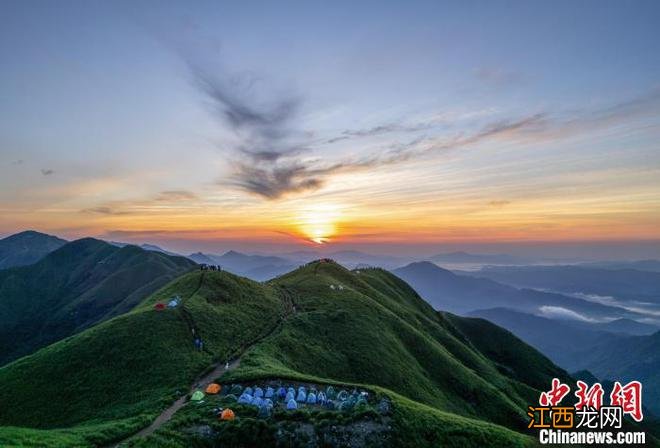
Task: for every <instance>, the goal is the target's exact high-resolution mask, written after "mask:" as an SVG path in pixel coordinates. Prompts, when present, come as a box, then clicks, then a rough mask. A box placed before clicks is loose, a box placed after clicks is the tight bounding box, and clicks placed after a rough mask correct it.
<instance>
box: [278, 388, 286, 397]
mask: <svg viewBox="0 0 660 448" xmlns="http://www.w3.org/2000/svg"><path fill="white" fill-rule="evenodd" d="M277 397H278V398H279V399H284V397H286V389H285V388H283V387H280V388H279V389H277Z"/></svg>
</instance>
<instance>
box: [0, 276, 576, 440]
mask: <svg viewBox="0 0 660 448" xmlns="http://www.w3.org/2000/svg"><path fill="white" fill-rule="evenodd" d="M330 285H334V286H335V288H334V289H332V288H331V287H330ZM340 285H341V287H342V288H343V289H340V288H339V286H340ZM173 294H178V295H180V296H181V297H182V298H183V299H184V300H183V304H182V305H181V306H179V307H178V308H174V309H166V310H163V311H157V310H155V309H154V307H153V305H154V303H156V302H157V301H162V300H164V299H166V298H168V297H171V296H172V295H173ZM192 328H194V329H195V331H196V333H197V334H199V335H200V336H201V337H202V338H203V340H204V342H205V346H204V347H205V349H204V351H201V352H200V351H196V350H195V349H194V347H193V344H192V332H191V330H192ZM491 333H492V334H493V335H496V336H493V337H492V338H489V337H488V334H491ZM477 336H479V337H477ZM495 339H497V340H500V341H502V344H493V343H492V341H493V340H495ZM247 347H249V349H248V350H247V352H246V353H245V354H244V355H243V356H242V358H241V364H240V366H239V367H238V368H237V369H236V370H233V371H231V372H229V374H228V375H226V376H224V377H223V378H222V380H223V381H247V380H250V379H255V378H289V379H300V380H313V381H316V382H320V383H335V384H336V383H342V384H362V385H365V387H369V388H371V389H372V390H375V391H379V393H385V394H388V395H389V396H390V398H391V399H392V401H393V414H392V422H391V426H392V428H393V434H392V439H391V440H392V443H393V444H394V446H438V444H446V445H448V446H449V444H450V443H451V444H452V445H453V446H458V445H457V443H458V444H460V446H483V445H484V443H488V441H490V442H492V443H491V444H492V445H493V446H524V445H528V444H529V443H530V442H531V441H532V439H531V438H529V437H527V436H525V435H523V434H520V433H518V432H515V431H520V432H522V433H525V432H526V430H525V427H526V417H525V409H526V406H527V404H529V403H530V402H532V401H535V400H536V399H537V397H538V391H535V390H534V388H535V387H540V386H541V383H540V382H542V385H543V386H545V384H546V383H545V379H546V378H549V377H550V376H559V377H562V378H565V379H567V376H566V374H565V372H563V371H562V370H560V369H558V368H557V367H555V366H554V365H552V363H550V362H549V361H548V360H547V359H545V358H543V357H542V356H540V355H538V354H537V353H536V352H534V351H533V350H532V349H530V348H529V347H528V346H527V345H525V344H524V343H522V342H521V341H519V340H517V339H515V338H514V337H512V336H511V335H510V334H509V333H507V332H504V331H503V330H500V329H498V328H496V327H494V326H492V325H489V324H486V323H485V322H484V321H480V320H474V319H466V318H460V317H457V316H452V315H448V314H439V313H437V312H435V311H434V310H433V309H432V308H431V307H430V306H429V305H428V304H427V303H425V302H424V301H423V300H422V299H421V298H420V297H419V296H418V295H417V294H416V293H415V292H414V291H413V290H412V289H411V288H410V287H409V286H408V285H406V284H405V283H404V282H403V281H401V280H400V279H398V278H397V277H395V276H393V275H392V274H390V273H388V272H386V271H383V270H380V269H369V270H361V271H359V273H358V272H357V271H356V272H352V271H348V270H346V269H344V268H342V267H341V266H339V265H336V264H334V263H312V264H310V265H308V266H305V267H302V268H300V269H298V270H296V271H294V272H292V273H289V274H287V275H284V276H282V277H280V278H277V279H274V280H273V281H271V282H269V283H268V284H259V283H255V282H252V281H250V280H247V279H244V278H240V277H236V276H233V275H231V274H229V273H226V272H200V271H195V272H192V273H190V274H186V275H184V276H182V277H180V278H179V279H177V280H175V281H173V282H172V283H170V284H169V285H167V286H166V287H165V288H163V289H161V290H160V291H158V292H157V293H155V294H153V295H152V296H151V297H149V298H148V299H146V300H145V301H143V302H142V303H141V304H140V305H139V306H138V307H136V308H135V309H133V310H132V311H130V312H129V313H127V314H124V315H121V316H119V317H115V318H113V319H110V320H108V321H106V322H103V323H101V324H99V325H97V326H95V327H93V328H90V329H88V330H86V331H84V332H82V333H80V334H77V335H75V336H72V337H70V338H67V339H66V340H63V341H60V342H58V343H56V344H53V345H51V346H49V347H46V348H44V349H42V350H40V351H38V352H36V353H35V354H33V355H30V356H27V357H24V358H22V359H20V360H18V361H15V362H13V363H11V364H9V365H7V366H5V367H3V368H1V369H0V396H1V397H2V398H3V402H5V401H6V402H9V403H14V404H15V405H12V406H9V407H3V408H2V409H0V425H10V426H12V427H31V428H40V429H48V428H64V427H68V429H67V430H66V432H63V431H65V430H64V429H58V430H57V431H54V432H53V433H49V435H50V436H53V437H55V434H58V435H59V436H61V437H76V438H78V439H79V440H83V441H85V443H88V444H91V443H98V442H99V440H100V441H105V442H107V441H109V440H113V439H115V440H116V439H118V438H120V437H121V435H122V434H123V435H126V434H129V433H130V432H132V431H135V430H136V429H137V428H138V427H139V426H145V422H146V421H149V420H151V419H153V418H154V417H155V415H156V413H157V412H158V411H159V410H160V409H162V408H163V407H165V406H166V404H168V403H171V402H172V401H173V400H174V399H175V398H176V396H177V391H179V392H183V391H187V388H188V386H189V385H190V384H191V383H192V381H193V379H194V378H195V377H196V376H197V375H198V374H199V373H200V372H201V371H203V370H204V368H205V367H206V366H209V365H210V364H211V363H212V361H213V360H216V361H217V360H219V361H224V360H226V359H228V358H230V357H231V356H232V354H236V353H238V352H241V351H242V350H243V349H245V348H247ZM517 354H518V355H519V357H518V358H517V357H516V356H517ZM521 359H524V360H530V363H529V366H530V367H529V369H528V372H522V365H521V364H520V362H521V361H520V360H521ZM184 409H189V412H193V411H194V408H187V407H184ZM195 418H199V419H207V420H208V416H207V415H201V414H200V415H198V416H197V417H195ZM175 420H176V419H175ZM176 421H178V422H179V423H176V422H173V423H172V425H170V426H167V427H166V428H164V429H163V431H164V432H160V433H159V432H157V433H156V434H155V435H154V436H153V438H152V439H146V440H143V441H141V442H138V443H137V444H136V446H160V442H158V440H162V437H164V436H165V435H167V434H177V437H179V438H181V440H185V437H188V436H186V434H189V433H188V432H187V431H188V430H187V429H186V428H187V427H186V425H187V424H190V422H189V421H188V420H187V419H179V420H176ZM244 421H248V420H244ZM240 422H241V420H240V419H239V420H237V422H236V425H237V426H236V427H237V428H238V427H239V426H240V424H241V423H240ZM103 425H106V426H105V427H104V430H103V431H99V433H93V429H90V428H97V427H103ZM177 425H179V426H177ZM505 426H506V427H508V428H509V429H506V428H505ZM12 434H13V435H12ZM90 434H93V435H90ZM3 437H4V440H11V438H12V437H35V434H34V433H31V432H30V430H28V429H16V428H14V429H9V430H5V431H0V440H3V439H2V438H3ZM159 437H160V439H159ZM150 440H151V441H150ZM181 443H182V444H181V445H177V444H174V445H172V444H170V446H189V445H186V443H187V442H181Z"/></svg>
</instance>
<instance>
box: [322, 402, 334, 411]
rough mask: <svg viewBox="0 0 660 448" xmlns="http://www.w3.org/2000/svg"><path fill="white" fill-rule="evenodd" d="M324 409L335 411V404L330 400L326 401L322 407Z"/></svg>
mask: <svg viewBox="0 0 660 448" xmlns="http://www.w3.org/2000/svg"><path fill="white" fill-rule="evenodd" d="M323 406H324V407H325V408H326V409H328V410H330V411H334V410H335V402H334V401H332V400H326V402H325V404H324V405H323Z"/></svg>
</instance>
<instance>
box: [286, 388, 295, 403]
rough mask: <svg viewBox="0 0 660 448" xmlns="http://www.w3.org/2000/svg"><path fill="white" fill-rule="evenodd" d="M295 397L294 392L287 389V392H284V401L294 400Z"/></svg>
mask: <svg viewBox="0 0 660 448" xmlns="http://www.w3.org/2000/svg"><path fill="white" fill-rule="evenodd" d="M295 399H296V396H295V395H294V393H293V392H291V391H289V392H287V393H286V397H285V398H284V401H286V402H287V403H288V402H289V401H290V400H295Z"/></svg>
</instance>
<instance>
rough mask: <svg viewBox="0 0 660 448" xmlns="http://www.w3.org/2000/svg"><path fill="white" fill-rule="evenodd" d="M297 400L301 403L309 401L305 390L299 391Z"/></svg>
mask: <svg viewBox="0 0 660 448" xmlns="http://www.w3.org/2000/svg"><path fill="white" fill-rule="evenodd" d="M296 401H299V402H301V403H304V402H306V401H307V394H306V393H305V391H304V390H299V391H298V396H297V397H296Z"/></svg>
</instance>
